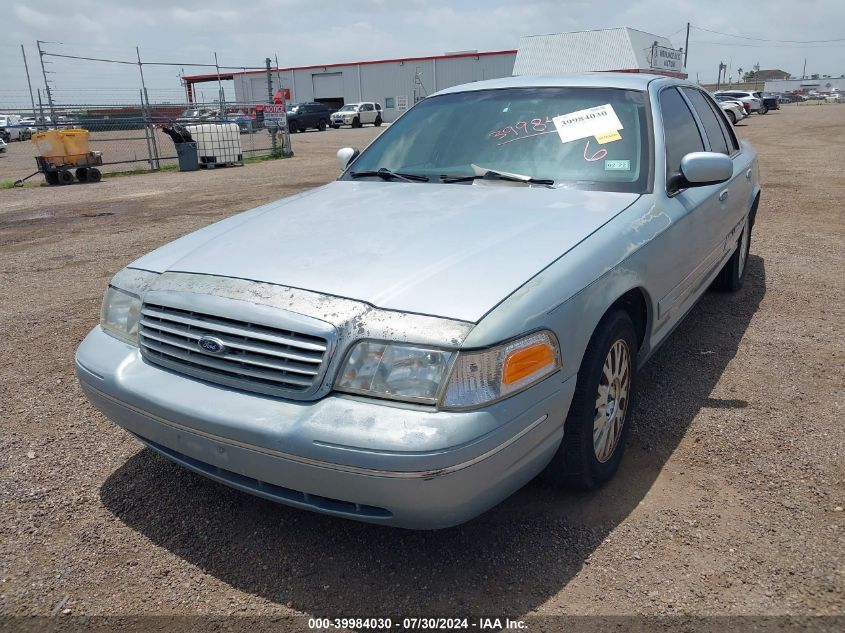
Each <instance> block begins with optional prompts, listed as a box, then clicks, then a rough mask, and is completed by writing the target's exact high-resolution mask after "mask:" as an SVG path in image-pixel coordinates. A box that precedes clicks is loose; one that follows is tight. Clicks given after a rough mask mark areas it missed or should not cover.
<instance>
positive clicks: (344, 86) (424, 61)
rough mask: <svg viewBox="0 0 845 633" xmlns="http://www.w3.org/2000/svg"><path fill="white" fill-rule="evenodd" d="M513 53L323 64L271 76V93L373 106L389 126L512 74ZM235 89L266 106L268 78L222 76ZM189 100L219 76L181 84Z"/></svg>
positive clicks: (245, 99)
mask: <svg viewBox="0 0 845 633" xmlns="http://www.w3.org/2000/svg"><path fill="white" fill-rule="evenodd" d="M515 58H516V51H515V50H508V51H490V52H483V53H480V52H476V51H470V52H460V53H451V54H446V55H439V56H434V57H405V58H401V59H383V60H379V61H363V62H352V63H345V64H323V65H317V66H301V67H298V68H281V69H279V70H278V71H276V70H275V69H274V70H273V73H272V75H273V91H274V92H275V91H276V90H278V89H279V76H281V84H282V85H281V87H282V88H286V89H287V91H288V92H289V94H290V101H291V102H292V103H300V102H303V101H319V102H321V103H325V104H326V105H327V106H329V108H330V109H332V110H335V109H338V108H340V107H341V106H342V105H343V104H345V103H356V102H358V101H377V102H378V103H380V104H381V105H382V108H383V109H384V110H383V112H384V120H385V121H392V120H393V119H395V118H396V117H397V116H399V115H400V114H401V113H402V112H403V111H404V110H407V109H408V108H409V107H411V106H412V105H413V104H414V103H415V102H416V101H418V100H420V99H423V98H425V97H426V96H427V95H430V94H432V93H434V92H437V91H438V90H443V89H444V88H449V87H451V86H456V85H459V84H463V83H469V82H473V81H481V80H484V79H495V78H499V77H508V76H510V74H511V72H512V71H513V63H514V59H515ZM220 78H221V79H223V80H227V79H231V80H233V81H234V85H235V100H236V101H237V102H238V103H256V104H257V103H266V102H267V99H268V95H267V73H266V72H265V71H247V72H236V73H231V74H226V75H223V74H221V75H220ZM183 79H184V80H185V83H186V85H187V86H188V93H189V97H190V95H191V94H192V92H191V89H192V85H193V84H194V83H199V82H202V81H209V80H210V79H212V80H214V81H216V80H217V75H216V74H214V75H194V76H186V77H184V78H183Z"/></svg>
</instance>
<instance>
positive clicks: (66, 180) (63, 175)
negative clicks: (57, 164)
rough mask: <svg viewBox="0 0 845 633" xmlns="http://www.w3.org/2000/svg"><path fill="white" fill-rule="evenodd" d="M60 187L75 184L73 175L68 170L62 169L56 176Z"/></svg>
mask: <svg viewBox="0 0 845 633" xmlns="http://www.w3.org/2000/svg"><path fill="white" fill-rule="evenodd" d="M56 177H57V178H58V181H59V184H60V185H69V184H70V183H72V182H73V174H72V173H70V171H68V170H67V169H62V170H61V171H59V172H58V173H57V174H56Z"/></svg>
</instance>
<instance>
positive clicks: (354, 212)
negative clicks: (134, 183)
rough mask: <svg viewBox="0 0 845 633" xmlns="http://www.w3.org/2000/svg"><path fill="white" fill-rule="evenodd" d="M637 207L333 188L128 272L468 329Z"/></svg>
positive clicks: (408, 187)
mask: <svg viewBox="0 0 845 633" xmlns="http://www.w3.org/2000/svg"><path fill="white" fill-rule="evenodd" d="M638 197H639V196H638V195H637V194H630V193H607V192H597V191H579V190H572V189H548V188H544V187H530V188H529V187H525V186H523V185H518V186H509V185H508V184H500V183H495V184H489V185H488V184H480V183H479V184H477V185H464V184H452V185H439V184H437V185H436V184H428V185H427V184H416V183H415V184H411V183H398V182H379V181H366V182H365V181H359V182H348V181H338V182H334V183H331V184H329V185H326V186H324V187H320V188H319V189H314V190H311V191H309V192H306V193H304V194H300V195H297V196H293V197H290V198H285V199H282V200H279V201H276V202H273V203H271V204H268V205H264V206H262V207H258V208H257V209H253V210H251V211H247V212H245V213H242V214H239V215H236V216H232V217H231V218H228V219H226V220H223V221H221V222H218V223H216V224H213V225H211V226H209V227H206V228H204V229H201V230H199V231H196V232H195V233H191V234H190V235H187V236H185V237H183V238H180V239H178V240H176V241H174V242H171V243H170V244H167V245H165V246H163V247H162V248H159V249H158V250H156V251H153V252H152V253H150V254H148V255H146V256H144V257H142V258H140V259H138V260H137V261H135V262H133V263H132V264H130V267H132V268H141V269H144V270H150V271H153V272H158V273H163V272H166V271H171V272H186V273H198V274H208V275H219V276H225V277H236V278H241V279H249V280H253V281H261V282H266V283H272V284H278V285H283V286H289V287H294V288H300V289H304V290H311V291H315V292H319V293H324V294H329V295H334V296H339V297H345V298H349V299H356V300H360V301H365V302H367V303H369V304H371V305H373V306H376V307H379V308H384V309H388V310H399V311H404V312H413V313H418V314H428V315H433V316H441V317H447V318H452V319H459V320H464V321H470V322H477V321H479V320H480V319H481V317H483V316H484V315H485V314H486V313H487V312H488V311H489V310H491V309H492V308H494V307H495V306H496V305H497V304H498V303H499V302H501V301H502V300H503V299H505V298H506V297H507V296H508V295H510V294H511V293H512V292H514V291H515V290H517V289H518V288H519V287H520V286H522V285H523V284H525V283H526V282H527V281H528V280H530V279H531V278H532V277H534V276H535V275H536V274H537V273H539V272H540V271H541V270H542V269H543V268H545V267H546V266H548V265H549V264H551V263H552V262H553V261H555V260H556V259H558V258H559V257H560V256H561V255H563V254H564V253H566V252H567V251H568V250H570V249H571V248H572V247H573V246H575V245H576V244H578V243H579V242H580V241H582V240H583V239H585V238H586V237H587V236H589V235H590V234H591V233H592V232H594V231H595V230H596V229H598V228H599V227H600V226H602V225H603V224H605V223H606V222H607V221H608V220H610V219H611V218H612V217H614V216H615V215H617V214H618V213H619V212H620V211H622V210H623V209H625V208H626V207H628V206H629V205H630V204H632V203H633V202H634V201H636V200H637V198H638Z"/></svg>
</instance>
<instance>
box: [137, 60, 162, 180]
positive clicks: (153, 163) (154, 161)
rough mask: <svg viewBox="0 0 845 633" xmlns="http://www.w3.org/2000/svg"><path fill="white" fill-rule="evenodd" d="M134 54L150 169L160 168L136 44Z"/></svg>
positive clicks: (142, 67) (142, 68) (148, 100)
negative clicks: (136, 57) (148, 149)
mask: <svg viewBox="0 0 845 633" xmlns="http://www.w3.org/2000/svg"><path fill="white" fill-rule="evenodd" d="M135 55H137V56H138V72H139V73H141V116H142V117H143V118H144V136H145V137H146V138H147V145H148V146H149V145H150V142H152V151H150V152H149V154H150V169H161V164H160V163H159V161H158V146H157V145H156V137H155V128H153V127H152V121H151V120H150V119H151V114H150V97H149V95H148V94H147V85H146V83H145V82H144V66H143V64H141V50H140V49H139V48H138V47H137V46H136V47H135ZM145 101H146V105H145Z"/></svg>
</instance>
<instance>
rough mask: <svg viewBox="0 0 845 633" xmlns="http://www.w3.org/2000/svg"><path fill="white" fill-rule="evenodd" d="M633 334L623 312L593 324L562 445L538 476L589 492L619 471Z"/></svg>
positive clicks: (629, 404) (629, 405) (634, 343)
mask: <svg viewBox="0 0 845 633" xmlns="http://www.w3.org/2000/svg"><path fill="white" fill-rule="evenodd" d="M636 356H637V334H636V331H635V329H634V324H633V322H632V321H631V317H630V316H628V313H627V312H625V311H624V310H621V309H619V310H613V311H612V312H610V313H608V314H607V315H606V316H605V317H604V318H603V319H602V320H601V322H600V323H599V325H598V327H597V328H596V331H595V332H594V333H593V336H592V338H591V339H590V343H589V345H587V350H586V352H585V353H584V359H583V360H582V361H581V367H580V369H579V370H578V376H577V379H576V380H577V382H576V386H575V395H574V396H573V398H572V403H571V404H570V406H569V413H568V414H567V416H566V422H565V424H564V427H563V441H562V442H561V445H560V447H559V448H558V451H557V453H556V454H555V456H554V457H553V458H552V461H551V463H550V464H549V465H548V467H547V468H546V470H545V472H544V473H543V474H544V477H545V478H546V479H549V480H551V481H553V482H555V483H558V484H562V485H565V486H567V487H570V488H575V489H578V490H592V489H594V488H598V487H599V486H601V485H602V484H603V483H605V482H606V481H607V480H609V479H610V478H611V477H613V475H614V474H615V473H616V471H617V470H618V469H619V464H620V462H621V461H622V453H623V452H624V450H625V436H626V435H627V431H628V426H629V425H628V424H627V422H628V418H629V417H630V411H631V409H632V401H633V396H634V386H635V385H634V371H635V360H636Z"/></svg>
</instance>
